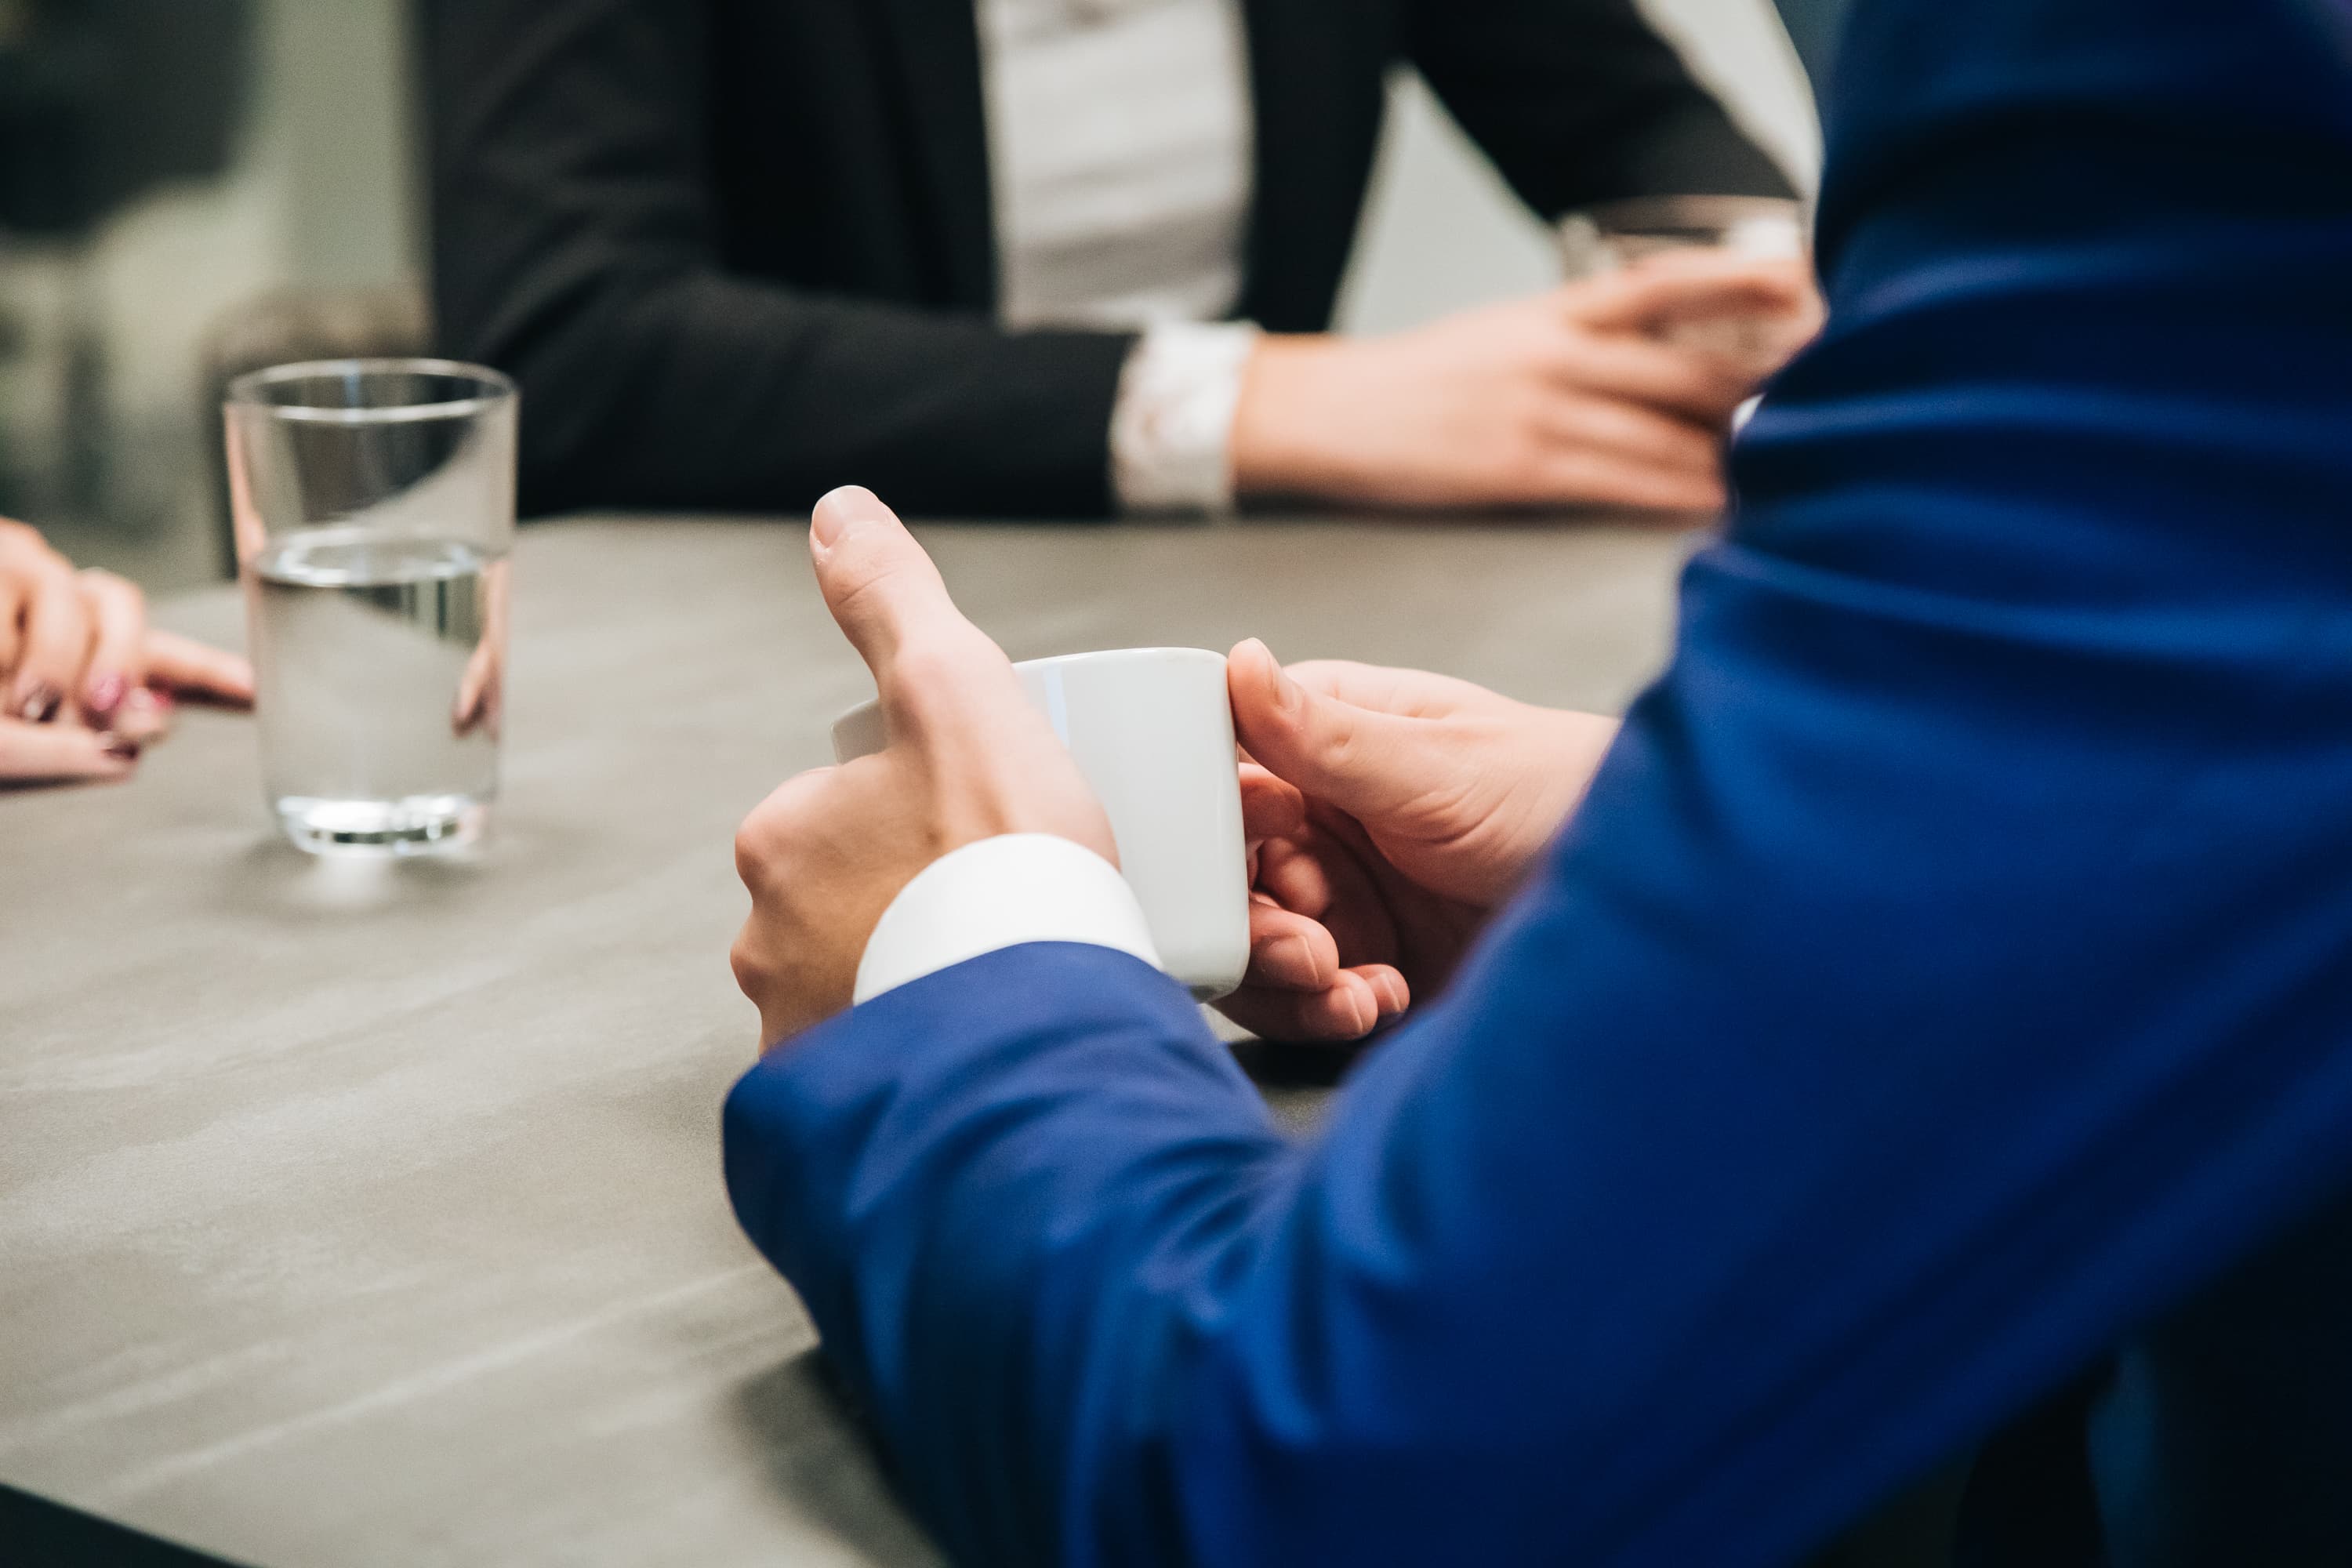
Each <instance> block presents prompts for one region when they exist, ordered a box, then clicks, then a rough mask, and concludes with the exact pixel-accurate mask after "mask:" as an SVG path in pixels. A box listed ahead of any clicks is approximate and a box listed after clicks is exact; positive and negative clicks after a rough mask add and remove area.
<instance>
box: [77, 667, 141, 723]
mask: <svg viewBox="0 0 2352 1568" xmlns="http://www.w3.org/2000/svg"><path fill="white" fill-rule="evenodd" d="M130 690H131V683H130V682H129V681H127V680H125V679H122V677H121V676H119V675H117V674H115V673H114V672H113V671H112V670H109V671H107V672H106V673H105V674H104V675H100V676H93V677H91V679H90V682H89V689H88V690H87V691H86V692H85V694H84V696H83V698H82V706H83V707H84V708H87V709H88V710H89V716H90V717H91V718H93V719H104V718H105V717H107V716H108V715H109V714H110V713H112V712H113V711H114V710H116V709H117V708H120V707H121V706H122V699H123V698H124V697H125V696H126V695H128V694H129V692H130Z"/></svg>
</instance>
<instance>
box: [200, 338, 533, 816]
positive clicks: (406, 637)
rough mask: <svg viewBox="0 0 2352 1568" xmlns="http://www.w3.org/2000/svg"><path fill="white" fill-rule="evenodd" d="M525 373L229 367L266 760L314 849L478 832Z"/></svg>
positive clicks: (240, 553)
mask: <svg viewBox="0 0 2352 1568" xmlns="http://www.w3.org/2000/svg"><path fill="white" fill-rule="evenodd" d="M516 406H517V399H516V395H515V389H514V384H513V383H511V382H509V380H507V378H506V377H504V376H502V375H500V374H499V373H498V372H496V371H493V370H484V369H482V368H480V367H479V366H477V365H468V364H456V363H450V362H448V361H446V360H339V361H322V362H320V363H310V364H289V365H280V366H278V367H277V368H276V369H273V370H264V371H257V372H255V373H254V374H250V375H247V376H243V377H240V378H239V379H237V380H236V381H235V382H233V383H232V384H230V386H229V390H228V402H227V405H226V423H227V436H228V479H229V510H230V513H231V517H232V521H233V522H234V525H235V528H236V556H237V565H238V575H239V576H240V577H241V578H242V580H243V582H244V585H245V592H246V602H247V607H248V613H249V615H250V617H251V626H252V645H253V663H254V675H255V680H256V684H257V698H258V710H259V711H258V718H259V721H260V730H261V771H262V779H263V784H264V787H265V789H266V790H267V793H268V799H269V805H270V808H271V810H273V811H274V812H275V813H276V814H277V816H278V824H279V826H282V827H283V828H284V829H285V832H286V836H287V837H289V838H290V839H292V840H293V841H294V842H295V843H296V844H297V845H299V846H300V847H302V848H304V849H308V850H310V851H311V852H312V853H314V854H341V855H366V856H390V855H429V854H436V853H442V852H446V851H448V850H452V849H456V848H459V847H463V846H465V845H467V844H469V843H471V842H473V841H474V840H475V839H476V838H478V837H480V835H481V832H482V829H483V827H484V826H485V824H486V823H487V821H488V813H489V805H490V802H491V800H492V799H493V798H494V797H495V796H496V795H497V794H498V787H499V724H500V721H501V716H502V710H503V707H504V703H505V695H506V694H505V673H506V630H507V613H506V611H507V555H508V552H509V550H510V549H511V548H512V546H513V543H514V475H515V413H516Z"/></svg>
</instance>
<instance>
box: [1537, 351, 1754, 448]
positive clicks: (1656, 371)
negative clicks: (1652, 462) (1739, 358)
mask: <svg viewBox="0 0 2352 1568" xmlns="http://www.w3.org/2000/svg"><path fill="white" fill-rule="evenodd" d="M1550 374H1551V379H1552V380H1553V382H1554V383H1555V384H1558V385H1560V386H1563V387H1570V388H1576V389H1580V390H1582V391H1586V392H1592V393H1598V394H1601V395H1603V396H1607V397H1612V398H1615V399H1618V400H1621V401H1623V402H1630V403H1638V404H1643V405H1648V406H1650V407H1652V408H1658V409H1663V410H1664V411H1666V412H1667V413H1669V414H1673V415H1676V416H1680V417H1682V418H1685V419H1688V420H1691V421H1693V422H1694V423H1696V424H1697V425H1699V426H1704V427H1705V428H1706V429H1709V430H1719V429H1721V428H1722V427H1723V426H1725V425H1726V424H1727V423H1728V422H1729V421H1730V418H1731V411H1732V410H1733V409H1735V408H1737V407H1738V406H1739V405H1740V404H1741V403H1742V402H1743V401H1745V400H1746V399H1747V397H1748V395H1749V394H1750V393H1752V392H1754V391H1755V390H1756V377H1755V374H1753V372H1752V371H1751V370H1750V369H1749V368H1748V366H1746V365H1744V364H1740V363H1735V362H1733V361H1731V360H1728V359H1726V358H1725V357H1724V356H1722V355H1721V354H1712V353H1700V352H1698V351H1696V350H1693V349H1690V348H1686V347H1682V346H1679V345H1676V344H1673V343H1663V342H1658V341H1657V340H1655V339H1654V338H1647V337H1637V336H1634V335H1633V334H1631V333H1625V332H1578V331H1570V332H1565V333H1563V334H1562V336H1561V342H1560V346H1559V352H1558V353H1557V355H1556V356H1555V357H1554V359H1553V362H1552V365H1551V372H1550Z"/></svg>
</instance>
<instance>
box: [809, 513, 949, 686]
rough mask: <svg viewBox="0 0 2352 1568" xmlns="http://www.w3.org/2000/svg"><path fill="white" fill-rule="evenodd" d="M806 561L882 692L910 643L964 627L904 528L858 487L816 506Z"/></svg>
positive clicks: (934, 572)
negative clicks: (814, 572)
mask: <svg viewBox="0 0 2352 1568" xmlns="http://www.w3.org/2000/svg"><path fill="white" fill-rule="evenodd" d="M809 557H810V559H811V560H812V561H814V563H815V564H816V582H817V586H818V588H819V589H821V590H822V591H823V592H824V602H825V605H826V606H827V607H828V608H830V609H831V610H832V611H833V618H834V620H835V623H837V624H838V625H839V626H840V627H841V630H842V634H843V635H844V636H845V637H848V638H849V642H850V646H851V647H855V648H856V650H857V652H858V655H859V657H861V658H864V659H865V660H866V668H869V669H871V670H872V671H873V672H874V678H875V680H876V681H877V683H878V684H880V685H882V686H883V688H884V689H885V692H886V694H887V689H888V684H889V668H890V666H891V664H892V663H893V662H894V661H895V660H896V659H897V658H898V652H899V650H900V649H901V648H903V647H905V646H906V645H907V643H908V641H909V640H910V639H931V638H935V637H937V635H938V634H940V633H942V632H950V633H952V632H959V631H970V630H971V623H970V622H968V621H966V620H965V619H964V618H963V614H962V612H961V611H960V610H958V609H957V608H956V607H955V601H954V600H952V599H950V598H949V597H948V586H947V584H946V583H944V582H942V581H941V580H940V572H939V568H938V567H936V566H934V565H932V564H931V558H930V557H929V555H927V554H925V553H924V552H923V547H922V546H921V545H919V544H918V543H916V542H915V536H914V535H913V534H911V533H908V531H907V525H906V524H905V523H902V522H900V521H898V514H897V513H896V512H894V511H892V510H890V509H889V508H888V507H887V506H884V505H883V504H882V500H881V498H880V497H878V496H877V495H876V494H875V493H874V492H873V491H872V490H869V489H865V488H864V487H863V486H859V485H845V486H843V487H842V488H841V489H837V490H835V491H833V492H832V493H830V494H828V495H827V496H826V497H825V498H824V500H820V501H818V502H817V503H816V510H815V511H814V513H813V514H811V516H810V519H809Z"/></svg>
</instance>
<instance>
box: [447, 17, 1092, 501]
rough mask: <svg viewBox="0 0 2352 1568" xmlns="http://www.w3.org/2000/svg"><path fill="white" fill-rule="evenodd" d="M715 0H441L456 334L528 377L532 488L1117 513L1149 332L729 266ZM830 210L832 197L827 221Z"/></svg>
mask: <svg viewBox="0 0 2352 1568" xmlns="http://www.w3.org/2000/svg"><path fill="white" fill-rule="evenodd" d="M703 11H704V8H703V6H702V5H699V4H698V3H694V0H432V3H430V4H428V5H426V6H425V8H424V12H423V16H422V23H423V26H422V35H421V36H422V44H423V55H424V59H425V68H426V77H427V81H428V84H429V92H430V117H431V120H432V125H433V132H434V154H433V174H432V195H433V219H434V247H433V268H434V284H435V291H436V309H437V313H438V318H439V323H440V333H441V337H442V340H443V342H444V343H445V345H446V348H447V350H448V352H450V353H457V354H460V355H463V356H465V357H467V358H472V359H478V360H482V361H485V362H487V363H491V364H494V365H497V366H499V367H500V368H501V369H504V370H506V371H507V372H509V374H512V375H514V376H515V377H516V379H517V380H518V381H519V382H520V384H521V386H522V390H523V420H522V432H523V433H522V455H521V475H520V484H521V503H522V507H523V510H525V511H526V512H544V511H551V510H566V509H572V508H579V507H589V506H615V507H617V506H635V507H650V508H672V507H676V508H736V509H743V510H763V511H772V510H801V509H803V508H805V507H806V506H807V505H808V504H810V503H811V502H812V501H814V500H815V499H816V497H817V496H818V495H820V494H822V493H823V492H824V490H826V489H829V488H831V487H832V486H834V485H836V484H843V483H850V482H856V483H861V484H867V485H871V486H873V487H874V488H875V489H877V490H879V491H880V492H882V493H883V494H884V495H886V496H887V497H888V498H889V499H890V500H892V501H893V502H894V503H895V504H897V505H898V506H900V507H902V508H905V509H908V510H917V511H929V512H932V513H934V514H937V513H940V512H956V513H962V514H966V515H985V514H990V513H1005V512H1024V513H1030V514H1034V515H1053V514H1093V515H1100V514H1101V513H1103V512H1104V511H1105V510H1108V506H1109V498H1108V482H1109V481H1108V430H1109V425H1110V412H1111V404H1112V400H1113V397H1114V395H1115V394H1116V390H1117V385H1118V372H1119V367H1120V365H1121V363H1122V362H1123V361H1124V359H1125V357H1126V353H1127V351H1128V347H1129V343H1130V342H1131V339H1130V338H1129V337H1128V336H1125V335H1120V334H1115V333H1103V332H1044V331H1040V332H1019V333H1013V332H1006V331H1001V330H1000V329H998V328H997V327H996V325H995V324H994V323H993V322H992V321H990V320H989V319H987V318H986V317H985V316H983V315H981V314H979V313H977V312H963V313H957V312H950V311H944V310H940V311H932V310H919V309H912V308H906V307H900V306H893V305H887V304H880V303H876V302H871V301H862V300H855V299H851V298H847V297H844V296H839V295H833V296H827V295H823V294H817V293H811V292H803V291H798V290H795V289H791V288H788V287H784V286H782V285H779V284H776V283H772V282H769V281H765V280H761V279H754V278H751V277H746V276H742V275H740V274H737V273H730V270H729V268H727V267H726V265H725V264H724V261H723V258H722V256H721V254H720V245H719V238H718V236H719V232H720V230H721V223H720V218H719V214H718V213H717V212H716V211H715V210H714V208H715V205H716V200H717V197H716V194H715V192H714V189H713V187H712V183H711V177H710V175H709V168H710V164H711V149H710V148H709V145H708V143H709V127H710V125H711V105H710V103H709V79H710V75H711V72H710V70H709V63H710V62H709V58H708V53H709V48H710V40H709V31H708V26H707V23H706V21H705V20H704V15H703ZM813 221H814V220H813Z"/></svg>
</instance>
